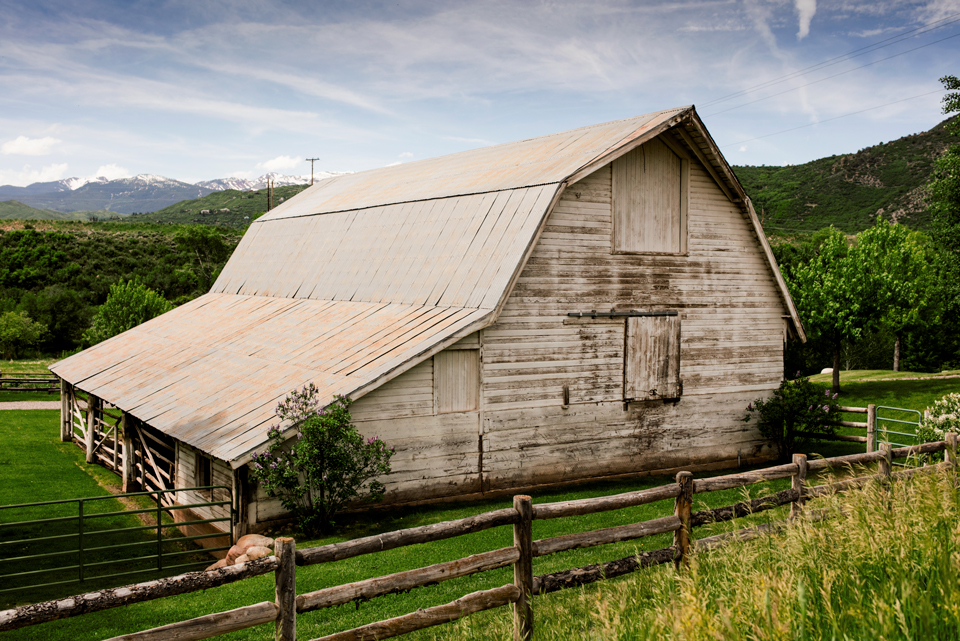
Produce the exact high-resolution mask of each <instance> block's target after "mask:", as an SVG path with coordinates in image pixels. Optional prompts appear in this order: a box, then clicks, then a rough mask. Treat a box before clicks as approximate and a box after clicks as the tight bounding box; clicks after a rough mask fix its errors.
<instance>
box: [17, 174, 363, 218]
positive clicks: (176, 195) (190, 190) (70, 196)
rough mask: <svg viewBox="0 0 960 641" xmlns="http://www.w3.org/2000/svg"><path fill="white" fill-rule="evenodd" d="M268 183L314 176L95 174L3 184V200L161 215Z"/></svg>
mask: <svg viewBox="0 0 960 641" xmlns="http://www.w3.org/2000/svg"><path fill="white" fill-rule="evenodd" d="M345 173H349V172H337V171H318V172H316V173H315V174H314V176H313V178H314V181H317V180H323V179H324V178H331V177H333V176H342V175H343V174H345ZM267 180H272V181H273V185H274V187H284V186H287V185H305V184H309V182H310V176H285V175H283V174H278V173H269V174H264V175H262V176H260V177H259V178H257V179H255V180H250V179H246V178H218V179H215V180H206V181H202V182H199V183H195V184H193V183H186V182H182V181H180V180H174V179H172V178H166V177H164V176H157V175H154V174H140V175H137V176H132V177H130V178H118V179H116V180H108V179H107V178H104V177H103V176H99V177H92V176H91V177H86V178H66V179H64V180H57V181H53V182H45V183H33V184H32V185H27V186H26V187H14V186H12V185H5V186H0V200H7V199H17V200H19V201H20V202H22V203H24V204H26V205H30V206H31V207H38V208H42V209H53V210H56V211H62V212H71V211H99V210H102V209H106V210H110V211H115V212H118V213H122V214H131V213H133V212H148V211H157V210H159V209H163V208H164V207H167V206H169V205H172V204H174V203H177V202H180V201H181V200H190V199H193V198H201V197H203V196H206V195H207V194H209V193H211V192H214V191H223V190H225V189H237V190H240V191H251V190H258V189H265V188H266V186H267Z"/></svg>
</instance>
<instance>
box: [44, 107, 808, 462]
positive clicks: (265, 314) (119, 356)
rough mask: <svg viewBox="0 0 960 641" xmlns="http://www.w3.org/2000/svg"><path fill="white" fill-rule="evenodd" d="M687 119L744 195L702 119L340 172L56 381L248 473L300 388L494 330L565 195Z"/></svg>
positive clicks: (406, 361)
mask: <svg viewBox="0 0 960 641" xmlns="http://www.w3.org/2000/svg"><path fill="white" fill-rule="evenodd" d="M681 122H683V126H685V127H692V128H693V129H691V130H692V131H693V132H694V134H697V130H695V129H696V128H697V127H699V128H700V130H702V134H703V135H701V136H700V138H699V139H698V142H696V143H695V144H701V145H702V146H703V148H704V149H703V150H702V151H704V150H705V151H706V153H707V155H708V156H709V157H708V158H706V160H707V162H709V163H711V164H712V165H713V167H714V169H715V170H716V171H718V172H719V173H718V177H719V179H720V180H722V181H723V182H724V183H725V184H726V185H727V187H726V188H727V189H729V190H732V191H734V192H736V193H737V194H738V195H740V196H741V197H743V198H745V194H743V189H742V187H741V186H740V185H739V183H738V182H737V181H736V177H735V176H733V173H732V171H730V169H729V167H728V166H727V165H726V162H725V161H724V160H723V158H722V156H721V155H720V154H719V151H717V150H716V147H715V145H713V143H712V140H706V142H702V143H701V142H699V141H702V140H705V139H706V135H705V129H702V124H701V123H699V120H698V119H697V118H696V114H695V112H694V111H693V108H692V107H682V108H679V109H671V110H668V111H661V112H657V113H654V114H648V115H645V116H639V117H636V118H630V119H627V120H620V121H617V122H612V123H606V124H603V125H596V126H593V127H584V128H582V129H576V130H573V131H568V132H564V133H560V134H554V135H550V136H544V137H541V138H533V139H529V140H522V141H519V142H514V143H509V144H505V145H498V146H494V147H485V148H482V149H477V150H473V151H467V152H463V153H459V154H454V155H451V156H445V157H443V158H436V159H431V160H424V161H420V162H413V163H407V164H404V165H398V166H394V167H386V168H383V169H377V170H371V171H367V172H361V173H357V174H350V175H346V176H339V177H336V178H331V179H328V180H324V181H321V182H319V183H317V184H316V185H314V186H313V187H311V188H309V189H307V190H305V191H304V192H302V193H301V194H299V195H297V196H295V197H294V198H292V199H290V200H288V201H287V202H285V203H284V204H282V205H281V206H280V207H278V208H276V209H274V210H273V211H271V212H270V213H268V214H267V215H265V216H263V217H261V218H260V219H258V220H257V221H255V222H254V223H253V224H252V225H251V226H250V228H249V230H248V231H247V233H246V234H245V235H244V237H243V239H242V240H241V242H240V244H239V246H238V247H237V249H236V251H235V252H234V253H233V255H232V256H231V258H230V260H229V262H228V263H227V265H226V266H225V267H224V269H223V271H222V273H221V274H220V276H219V278H218V279H217V282H216V283H215V284H214V286H213V288H212V289H211V292H210V293H209V294H206V295H205V296H202V297H200V298H198V299H196V300H194V301H191V302H189V303H187V304H185V305H183V306H181V307H178V308H177V309H175V310H173V311H171V312H169V313H167V314H164V315H163V316H161V317H159V318H156V319H154V320H152V321H149V322H148V323H145V324H143V325H140V326H138V327H135V328H133V329H131V330H129V331H127V332H124V333H123V334H121V335H119V336H116V337H114V338H112V339H110V340H108V341H105V342H103V343H101V344H99V345H96V346H94V347H92V348H90V349H87V350H85V351H83V352H81V353H79V354H76V355H74V356H71V357H69V358H67V359H65V360H63V361H60V362H59V363H56V364H55V365H53V366H51V368H50V369H51V370H52V371H53V372H54V373H55V374H57V375H58V376H60V377H62V378H63V379H65V380H67V381H68V382H70V383H72V384H74V385H76V386H77V387H79V388H80V389H82V390H85V391H87V392H90V393H92V394H95V395H96V396H98V397H100V398H103V399H104V400H106V401H108V402H110V403H112V404H113V405H116V406H117V407H120V408H121V409H123V410H124V411H126V412H129V413H131V414H132V415H134V416H136V417H137V418H139V419H141V420H143V421H146V422H147V423H149V424H150V425H152V426H153V427H155V428H157V429H159V430H161V431H163V432H165V433H166V434H168V435H170V436H173V437H175V438H177V439H179V440H182V441H184V442H186V443H188V444H190V445H193V446H195V447H197V448H199V449H201V450H203V451H205V452H208V453H209V454H211V455H213V456H215V457H217V458H220V459H223V460H226V461H231V462H232V463H233V464H234V465H235V466H238V465H241V464H243V463H244V462H245V461H246V460H248V459H249V456H250V455H251V454H252V452H253V451H255V450H256V449H257V448H259V447H262V446H263V445H264V444H265V443H266V441H267V436H266V434H267V426H268V425H269V424H270V423H271V421H273V420H275V419H274V416H273V412H274V409H275V407H276V405H277V403H278V402H279V401H280V400H282V399H283V398H284V397H285V396H286V395H287V394H288V393H289V392H290V391H292V390H293V389H295V388H298V387H302V386H303V385H305V384H307V383H310V382H312V383H314V384H315V385H317V387H318V388H319V389H320V390H321V395H322V398H324V399H325V400H326V401H327V402H329V401H332V400H333V397H334V396H335V395H337V394H343V395H354V396H357V395H361V394H363V393H365V392H366V391H368V390H370V389H373V388H375V387H376V386H378V385H380V384H382V383H383V382H385V381H386V380H389V378H392V377H393V376H396V375H398V374H399V373H401V372H402V371H405V370H406V369H407V368H409V367H412V366H413V365H415V364H416V363H418V362H420V361H422V360H423V359H424V358H427V357H429V356H430V355H432V354H434V353H436V352H438V351H440V350H441V349H443V348H445V347H447V346H448V345H451V344H453V343H454V342H456V341H457V340H459V339H460V338H462V337H464V336H466V335H468V334H470V333H472V332H474V331H476V330H478V329H481V328H483V327H486V326H488V325H490V324H492V323H493V322H494V321H495V320H496V315H497V310H498V309H499V307H500V306H501V305H502V303H503V302H504V301H505V300H506V296H507V295H508V294H509V291H510V288H511V286H512V283H513V282H514V280H515V279H516V277H517V276H518V275H519V273H520V270H521V269H522V268H523V266H524V264H525V263H526V259H527V257H528V256H529V253H530V251H531V250H532V248H533V245H534V243H535V240H536V238H537V235H538V233H539V230H540V229H541V228H542V225H543V223H544V221H545V219H546V216H547V214H548V213H549V211H550V208H551V206H552V203H553V202H555V200H556V198H558V197H559V194H560V192H561V191H562V188H563V186H564V184H565V182H566V181H569V180H573V179H577V178H578V177H579V176H582V175H586V173H589V172H591V171H593V170H594V169H595V168H599V167H600V166H602V165H603V164H606V163H607V162H609V161H610V160H612V159H613V158H614V157H615V156H616V155H619V154H620V153H625V151H627V150H628V149H630V148H633V147H634V146H636V145H638V144H641V143H642V142H644V141H645V140H647V139H650V138H652V137H654V136H656V135H658V134H659V133H660V132H662V131H664V130H665V129H667V128H669V127H672V126H675V125H678V124H680V123H681ZM753 217H754V218H755V216H753ZM757 224H759V223H757ZM763 240H765V239H763ZM763 240H762V241H761V242H763ZM771 260H772V255H771ZM778 275H779V273H778ZM784 288H785V286H784ZM784 291H785V289H784ZM786 297H787V300H788V307H790V306H792V301H789V295H788V294H787V295H786ZM791 309H792V307H791ZM797 322H799V321H797Z"/></svg>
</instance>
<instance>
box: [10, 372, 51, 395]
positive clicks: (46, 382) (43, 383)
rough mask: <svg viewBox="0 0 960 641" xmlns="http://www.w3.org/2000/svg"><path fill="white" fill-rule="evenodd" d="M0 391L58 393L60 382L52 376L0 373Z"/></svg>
mask: <svg viewBox="0 0 960 641" xmlns="http://www.w3.org/2000/svg"><path fill="white" fill-rule="evenodd" d="M0 391H6V392H50V393H51V394H53V393H55V392H59V391H60V380H59V379H58V378H57V377H56V376H53V375H52V374H49V375H48V374H33V373H22V374H21V373H13V374H11V373H9V372H8V373H6V374H5V373H3V372H0Z"/></svg>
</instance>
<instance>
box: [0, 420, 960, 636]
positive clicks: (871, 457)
mask: <svg viewBox="0 0 960 641" xmlns="http://www.w3.org/2000/svg"><path fill="white" fill-rule="evenodd" d="M942 451H943V452H945V453H946V456H945V459H946V460H945V462H944V463H940V464H938V465H932V466H927V467H918V468H912V469H907V470H904V471H901V472H892V461H893V460H894V459H900V458H907V457H919V456H921V455H924V454H931V453H935V452H942ZM873 463H876V464H878V469H879V473H877V474H871V475H867V476H861V477H856V478H851V479H846V480H842V481H837V482H832V483H828V484H824V485H817V486H808V485H807V474H808V472H815V471H819V470H828V469H849V468H851V466H853V465H865V464H873ZM945 468H946V469H952V470H953V473H954V478H955V479H956V473H957V435H956V434H947V435H946V440H945V441H940V442H935V443H926V444H923V445H918V446H914V447H905V448H899V449H891V448H890V446H889V444H887V443H881V445H880V450H879V451H876V452H867V453H863V454H852V455H848V456H838V457H834V458H830V459H819V460H810V461H808V460H807V457H806V456H805V455H803V454H796V455H794V457H793V461H792V462H791V463H788V464H785V465H777V466H773V467H768V468H765V469H762V470H756V471H753V472H746V473H742V474H729V475H726V476H718V477H713V478H704V479H695V478H694V477H693V474H691V473H690V472H680V473H678V474H677V477H676V482H675V483H672V484H670V485H665V486H661V487H656V488H652V489H647V490H641V491H637V492H628V493H625V494H617V495H614V496H606V497H600V498H590V499H578V500H573V501H563V502H558V503H547V504H542V505H533V504H532V502H531V499H530V497H529V496H516V497H514V502H513V507H512V508H506V509H501V510H494V511H492V512H486V513H483V514H478V515H476V516H471V517H468V518H465V519H459V520H456V521H447V522H444V523H436V524H432V525H424V526H421V527H416V528H410V529H406V530H398V531H395V532H387V533H385V534H379V535H374V536H369V537H365V538H360V539H354V540H351V541H345V542H342V543H333V544H330V545H324V546H321V547H315V548H307V549H302V550H296V545H295V542H294V541H293V539H290V538H280V539H277V541H276V545H275V556H271V557H268V558H264V559H258V560H256V561H250V562H247V563H245V564H242V565H234V566H228V567H225V568H220V569H218V570H213V571H210V572H190V573H186V574H182V575H179V576H175V577H171V578H168V579H162V580H157V581H149V582H146V583H139V584H136V585H129V586H125V587H120V588H112V589H107V590H100V591H98V592H95V593H92V594H84V595H81V596H75V597H69V598H64V599H58V600H55V601H47V602H43V603H37V604H34V605H25V606H20V607H18V608H14V609H11V610H6V611H2V612H0V631H4V630H12V629H16V628H22V627H26V626H30V625H35V624H38V623H43V622H45V621H52V620H55V619H62V618H66V617H73V616H77V615H80V614H85V613H89V612H97V611H100V610H105V609H109V608H115V607H119V606H123V605H128V604H132V603H138V602H142V601H148V600H152V599H158V598H162V597H167V596H173V595H177V594H183V593H186V592H195V591H198V590H205V589H208V588H212V587H216V586H220V585H225V584H227V583H233V582H235V581H240V580H243V579H247V578H250V577H255V576H260V575H264V574H269V573H271V572H272V573H274V576H275V591H274V594H273V600H267V601H264V602H262V603H257V604H254V605H248V606H244V607H241V608H236V609H234V610H230V611H228V612H218V613H215V614H208V615H206V616H201V617H197V618H194V619H190V620H188V621H182V622H178V623H172V624H170V625H166V626H163V627H159V628H153V629H151V630H146V631H143V632H136V633H133V634H127V635H123V636H120V637H115V639H114V641H117V640H121V639H122V640H129V641H132V640H138V641H147V640H151V641H169V640H172V639H178V640H181V641H182V640H187V639H206V638H210V637H213V636H216V635H220V634H225V633H227V632H233V631H237V630H242V629H246V628H250V627H253V626H257V625H262V624H266V623H270V622H273V623H274V625H275V627H276V638H277V639H279V640H282V641H293V640H294V639H295V638H296V618H297V614H299V613H303V612H310V611H313V610H319V609H322V608H329V607H333V606H336V605H341V604H345V603H349V602H351V601H358V600H367V599H373V598H376V597H380V596H384V595H388V594H395V593H399V592H405V591H407V590H411V589H414V588H418V587H423V586H426V585H430V584H434V583H439V582H441V581H448V580H451V579H454V578H457V577H462V576H467V575H470V574H475V573H477V572H485V571H488V570H494V569H497V568H503V567H507V566H510V565H512V566H513V568H514V582H513V583H511V584H507V585H503V586H501V587H498V588H494V589H490V590H482V591H479V592H474V593H472V594H468V595H466V596H463V597H461V598H459V599H457V600H456V601H453V602H451V603H447V604H444V605H438V606H435V607H431V608H427V609H423V610H418V611H416V612H413V613H411V614H406V615H403V616H398V617H395V618H392V619H388V620H386V621H379V622H376V623H371V624H368V625H364V626H361V627H359V628H355V629H353V630H347V631H345V632H338V633H335V634H331V635H329V636H326V637H323V641H333V640H336V641H346V640H361V639H362V640H368V639H369V640H372V639H387V638H390V637H395V636H399V635H401V634H406V633H408V632H412V631H414V630H420V629H423V628H427V627H430V626H434V625H439V624H443V623H449V622H451V621H455V620H457V619H459V618H462V617H464V616H468V615H470V614H473V613H475V612H480V611H483V610H489V609H492V608H498V607H501V606H504V605H508V604H512V605H513V611H514V639H516V640H518V641H519V640H527V639H529V638H530V637H531V635H532V632H533V622H534V618H533V597H534V596H536V595H542V594H547V593H549V592H554V591H557V590H561V589H564V588H570V587H575V586H580V585H585V584H588V583H592V582H594V581H599V580H601V579H604V578H612V577H616V576H621V575H624V574H627V573H630V572H634V571H637V570H639V569H641V568H645V567H649V566H653V565H659V564H662V563H669V562H674V563H676V564H677V567H678V568H682V567H683V565H684V563H685V562H686V560H687V559H688V557H689V555H690V553H691V550H694V549H711V548H714V547H717V546H719V545H723V544H725V543H727V542H730V541H743V540H749V539H753V538H756V537H758V536H760V535H762V534H764V533H766V532H772V531H775V530H777V529H778V528H782V527H784V526H785V525H786V524H787V523H788V522H789V519H787V520H784V521H777V522H773V523H767V524H764V525H760V526H754V527H749V528H744V529H741V530H737V531H733V532H727V533H724V534H718V535H715V536H710V537H706V538H702V539H698V540H693V539H692V538H691V536H690V535H691V534H692V531H693V528H695V527H698V526H702V525H705V524H707V523H715V522H722V521H730V520H732V519H735V518H738V517H742V516H746V515H749V514H753V513H756V512H762V511H764V510H769V509H773V508H775V507H778V506H782V505H787V504H790V505H791V516H796V515H797V514H798V513H799V511H800V510H801V509H802V508H803V504H804V502H805V501H806V500H807V499H809V498H813V497H817V496H823V495H826V494H831V493H834V492H839V491H845V490H849V489H852V488H855V487H860V486H863V485H864V484H866V483H868V482H870V481H874V480H879V481H880V482H881V483H884V484H889V483H890V481H891V480H892V479H894V478H901V477H909V476H914V475H918V474H930V473H934V472H937V471H938V470H941V469H945ZM783 478H791V479H792V482H791V487H790V489H787V490H781V491H779V492H776V493H774V494H771V495H769V496H764V497H761V498H756V499H752V500H749V501H741V502H739V503H736V504H734V505H729V506H725V507H720V508H713V509H707V510H701V511H697V512H694V511H692V505H693V495H694V494H702V493H706V492H717V491H720V490H728V489H732V488H739V487H745V486H748V485H751V484H754V483H760V482H763V481H771V480H776V479H783ZM671 498H672V499H674V511H673V514H670V515H667V516H663V517H660V518H656V519H652V520H649V521H644V522H641V523H632V524H628V525H620V526H615V527H609V528H603V529H600V530H595V531H592V532H583V533H576V534H565V535H562V536H556V537H552V538H548V539H541V540H537V541H535V540H533V536H532V532H533V529H532V523H533V521H534V520H537V519H556V518H562V517H567V516H576V515H585V514H594V513H598V512H605V511H610V510H618V509H622V508H626V507H634V506H639V505H645V504H649V503H654V502H657V501H662V500H665V499H671ZM505 525H511V526H513V534H514V539H513V540H514V545H513V546H511V547H506V548H502V549H499V550H493V551H489V552H482V553H479V554H473V555H471V556H468V557H466V558H462V559H457V560H455V561H448V562H445V563H437V564H434V565H430V566H427V567H422V568H417V569H414V570H409V571H405V572H398V573H395V574H390V575H387V576H380V577H375V578H371V579H365V580H363V581H357V582H354V583H348V584H345V585H339V586H335V587H328V588H324V589H321V590H316V591H312V592H306V593H303V594H297V593H296V567H297V566H309V565H314V564H317V563H328V562H331V561H338V560H342V559H348V558H352V557H357V556H360V555H364V554H371V553H374V552H380V551H383V550H391V549H395V548H399V547H404V546H408V545H414V544H417V543H427V542H432V541H439V540H442V539H449V538H452V537H457V536H462V535H465V534H470V533H473V532H480V531H482V530H487V529H490V528H494V527H500V526H505ZM668 532H673V533H674V539H673V545H671V546H669V547H665V548H661V549H658V550H653V551H650V552H643V553H640V554H636V555H633V556H630V557H626V558H622V559H617V560H614V561H610V562H608V563H602V564H597V565H589V566H586V567H580V568H573V569H570V570H564V571H561V572H554V573H551V574H544V575H540V576H533V559H534V558H535V557H540V556H545V555H548V554H556V553H558V552H562V551H565V550H574V549H577V548H586V547H593V546H597V545H604V544H607V543H614V542H618V541H628V540H634V539H639V538H642V537H647V536H653V535H655V534H663V533H668Z"/></svg>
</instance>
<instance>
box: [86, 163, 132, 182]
mask: <svg viewBox="0 0 960 641" xmlns="http://www.w3.org/2000/svg"><path fill="white" fill-rule="evenodd" d="M93 175H94V176H96V177H97V178H99V177H101V176H102V177H104V178H106V179H107V180H117V179H119V178H129V177H130V176H131V175H132V174H131V173H130V172H129V171H128V170H127V169H124V168H123V167H120V166H118V165H116V164H112V163H111V164H109V165H101V166H100V169H98V170H97V171H96V172H95V173H94V174H93Z"/></svg>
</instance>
